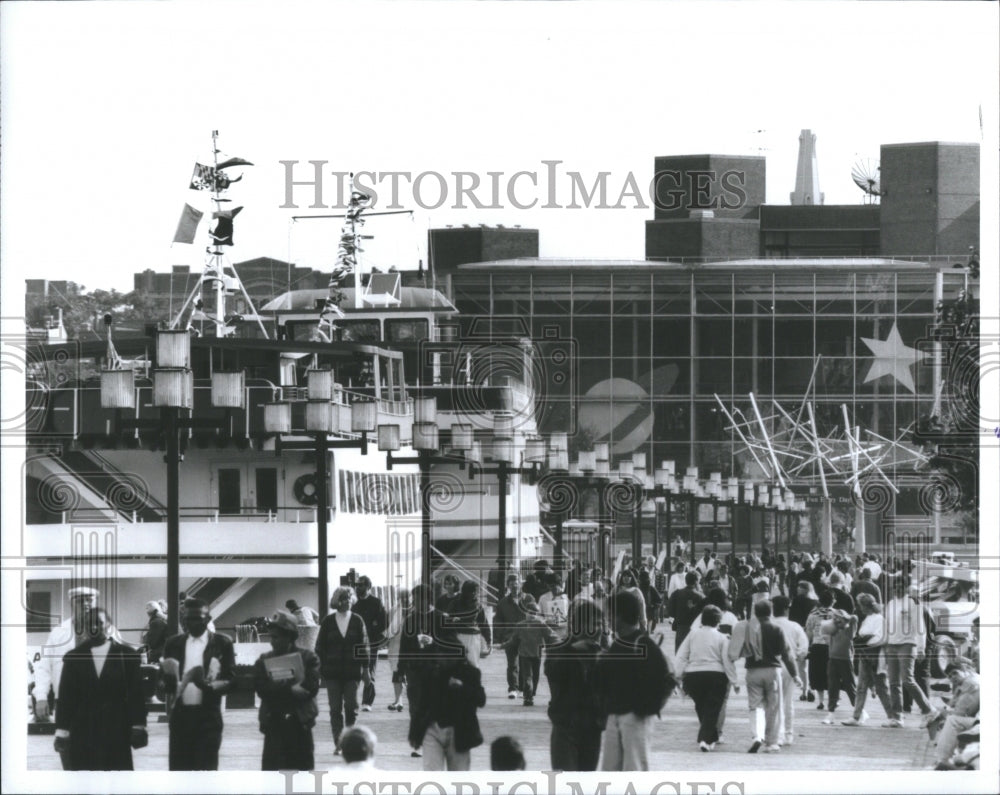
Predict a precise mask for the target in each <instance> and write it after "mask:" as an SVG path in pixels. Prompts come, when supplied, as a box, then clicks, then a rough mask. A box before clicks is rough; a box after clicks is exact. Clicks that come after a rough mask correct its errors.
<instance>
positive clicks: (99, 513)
mask: <svg viewBox="0 0 1000 795" xmlns="http://www.w3.org/2000/svg"><path fill="white" fill-rule="evenodd" d="M333 515H334V511H333V509H332V507H331V508H330V516H329V517H328V520H329V521H332V520H333ZM179 516H180V519H181V521H203V522H209V523H235V522H244V523H251V522H256V523H267V524H277V523H291V524H303V523H314V522H316V508H315V506H309V505H284V506H278V507H275V508H269V509H268V508H240V509H238V510H224V509H221V508H218V507H217V506H184V507H182V508H181V509H180V510H179ZM59 517H60V521H59V524H107V523H108V522H115V521H116V520H117V521H119V522H121V521H122V520H125V521H128V520H129V518H130V519H131V521H130V523H131V524H138V525H141V524H156V523H155V522H148V521H145V520H143V518H142V517H141V516H140V515H138V513H137V512H135V511H133V512H132V513H131V517H129V516H128V515H125V514H116V513H115V512H114V511H112V510H111V509H108V508H82V507H79V508H74V509H73V510H68V511H61V512H60V514H59ZM162 521H166V518H164V519H163V520H162ZM51 523H52V522H46V523H45V524H51Z"/></svg>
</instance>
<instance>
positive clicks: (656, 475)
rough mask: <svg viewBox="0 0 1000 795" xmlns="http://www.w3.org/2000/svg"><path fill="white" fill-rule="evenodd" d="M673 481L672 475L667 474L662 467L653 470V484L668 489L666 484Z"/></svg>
mask: <svg viewBox="0 0 1000 795" xmlns="http://www.w3.org/2000/svg"><path fill="white" fill-rule="evenodd" d="M673 479H674V476H673V473H671V472H668V471H667V470H666V469H664V468H663V467H660V468H659V469H654V470H653V483H654V484H655V485H657V486H662V487H664V488H668V487H667V484H668V483H669V482H670V481H671V480H673Z"/></svg>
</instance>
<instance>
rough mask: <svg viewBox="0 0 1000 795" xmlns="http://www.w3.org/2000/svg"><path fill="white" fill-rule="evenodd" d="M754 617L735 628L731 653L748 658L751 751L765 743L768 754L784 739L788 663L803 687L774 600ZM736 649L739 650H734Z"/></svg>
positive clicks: (757, 608)
mask: <svg viewBox="0 0 1000 795" xmlns="http://www.w3.org/2000/svg"><path fill="white" fill-rule="evenodd" d="M753 612H754V618H753V619H752V620H748V621H741V622H740V623H739V624H738V625H737V626H736V628H735V629H734V630H733V637H732V639H731V641H730V648H729V654H730V657H731V658H733V659H736V658H739V657H745V658H746V687H747V706H748V707H749V708H750V728H751V732H752V733H753V734H754V740H753V743H752V744H751V746H750V751H749V752H750V753H754V754H755V753H757V751H759V750H761V746H762V745H763V751H764V753H777V752H778V751H779V750H780V745H779V743H780V742H781V735H780V732H781V696H782V691H781V678H780V674H779V672H778V669H779V668H780V667H781V666H782V665H784V666H785V667H786V668H787V669H788V672H789V673H790V674H791V675H792V680H793V681H794V682H795V684H797V685H798V686H799V687H801V686H802V680H801V679H800V678H799V673H798V669H797V668H796V665H795V660H794V659H793V658H792V655H791V653H790V651H789V648H788V644H787V643H786V642H785V635H784V633H783V632H782V631H781V629H780V628H778V627H776V626H775V625H774V624H773V623H772V622H771V612H772V611H771V602H770V600H767V599H765V600H762V601H760V602H757V604H755V605H754V608H753ZM734 651H735V653H734ZM761 709H762V710H763V711H764V732H763V736H761V731H760V721H759V715H758V710H761Z"/></svg>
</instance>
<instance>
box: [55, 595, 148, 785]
mask: <svg viewBox="0 0 1000 795" xmlns="http://www.w3.org/2000/svg"><path fill="white" fill-rule="evenodd" d="M81 617H82V619H83V624H84V632H83V634H84V637H85V640H84V641H83V642H82V643H81V644H80V645H79V646H77V647H76V648H75V649H73V650H72V651H70V652H67V654H66V655H65V656H64V658H63V666H62V671H61V675H60V677H59V697H58V704H59V709H58V711H57V712H56V737H55V749H56V751H57V752H59V755H60V757H62V761H63V769H64V770H132V749H133V748H143V747H145V746H146V744H147V742H148V736H147V734H146V704H145V700H144V699H143V695H142V680H141V676H140V673H139V654H138V652H136V651H134V650H133V649H132V648H130V647H128V646H126V645H124V644H122V643H118V642H117V641H113V640H112V639H111V637H110V630H111V628H112V624H111V618H110V616H109V615H108V613H107V611H106V610H105V609H104V608H102V607H93V608H91V609H89V610H88V611H86V613H84V614H83V615H82V616H81Z"/></svg>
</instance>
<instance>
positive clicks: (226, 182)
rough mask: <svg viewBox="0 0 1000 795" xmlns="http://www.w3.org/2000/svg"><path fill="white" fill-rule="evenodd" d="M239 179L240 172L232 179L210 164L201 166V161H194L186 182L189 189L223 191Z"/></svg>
mask: <svg viewBox="0 0 1000 795" xmlns="http://www.w3.org/2000/svg"><path fill="white" fill-rule="evenodd" d="M230 159H238V158H230ZM243 162H246V161H243ZM229 165H236V164H235V163H229ZM251 165H252V164H251ZM220 168H221V166H220ZM241 179H243V175H242V174H240V175H239V176H238V177H236V178H235V179H233V178H232V177H228V176H226V175H225V174H223V173H222V172H221V171H217V170H216V169H214V168H212V167H211V166H203V165H202V164H201V163H195V164H194V172H193V173H192V174H191V182H190V183H189V184H188V187H189V188H190V189H191V190H215V191H224V190H226V189H227V188H228V187H229V186H230V185H232V184H233V183H234V182H239V181H240V180H241Z"/></svg>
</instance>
